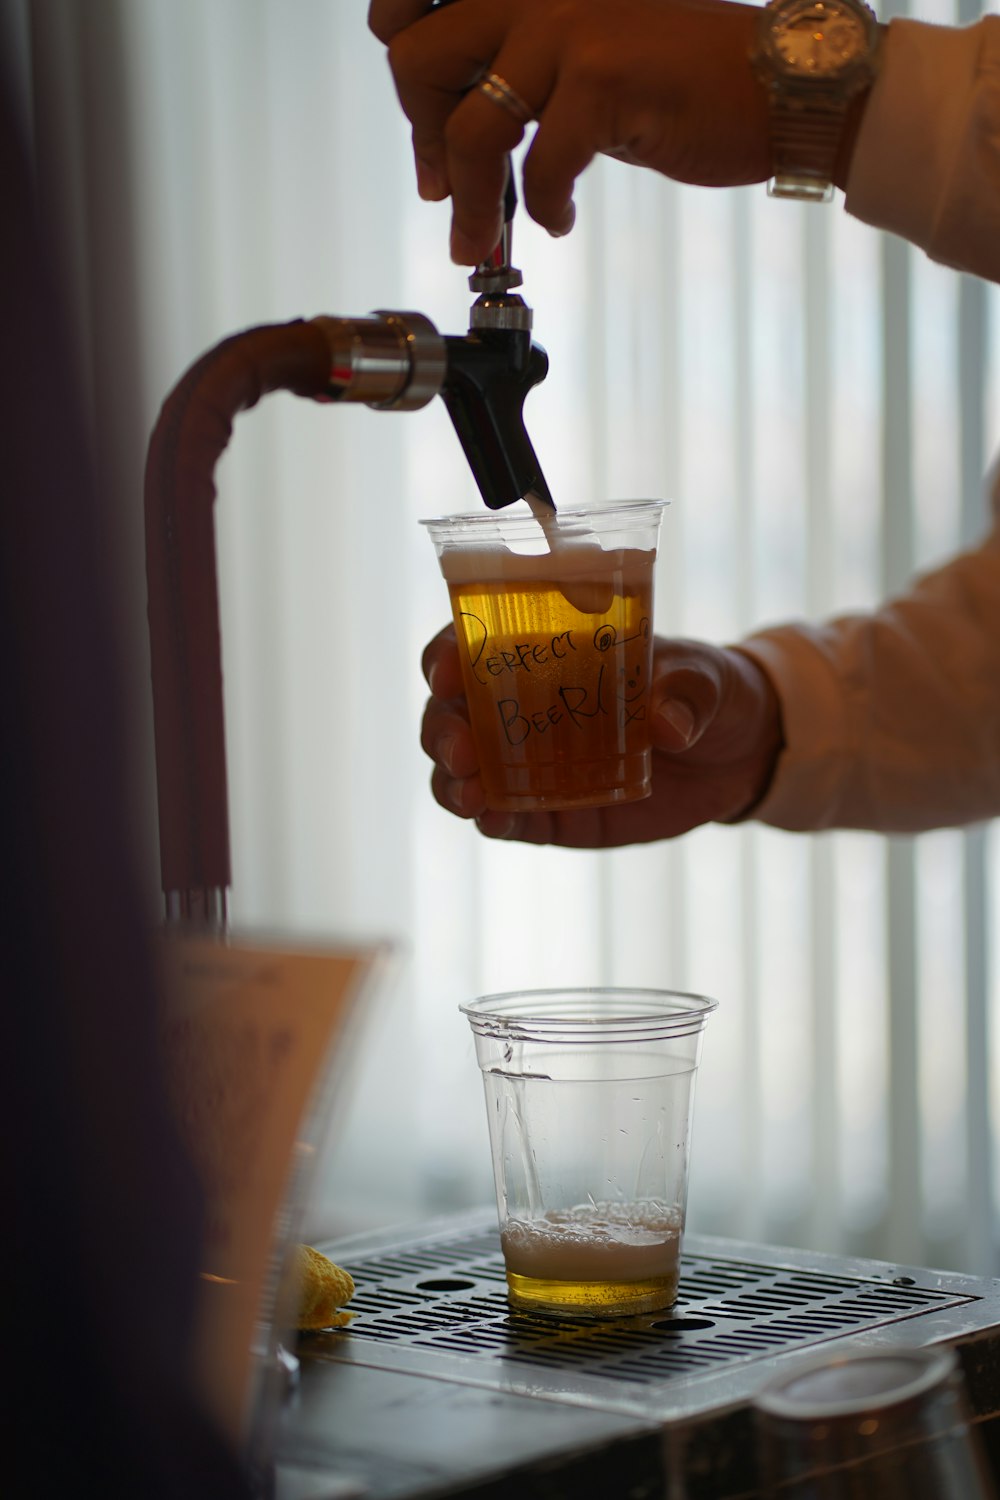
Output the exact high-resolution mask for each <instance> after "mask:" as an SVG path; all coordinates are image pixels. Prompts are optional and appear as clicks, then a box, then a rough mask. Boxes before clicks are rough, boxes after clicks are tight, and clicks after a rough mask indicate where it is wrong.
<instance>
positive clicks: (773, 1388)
mask: <svg viewBox="0 0 1000 1500" xmlns="http://www.w3.org/2000/svg"><path fill="white" fill-rule="evenodd" d="M880 1360H882V1361H884V1360H895V1361H896V1362H897V1363H899V1364H907V1363H908V1364H910V1365H911V1366H912V1374H910V1375H909V1377H908V1378H904V1379H903V1380H900V1381H897V1382H895V1383H894V1384H891V1385H886V1387H885V1388H884V1390H882V1391H873V1390H868V1391H864V1392H859V1393H858V1394H856V1395H846V1394H845V1395H839V1396H837V1395H832V1394H826V1395H814V1396H813V1397H812V1399H811V1400H810V1399H809V1398H807V1397H804V1396H800V1398H799V1399H796V1398H795V1396H794V1395H793V1394H792V1388H793V1387H795V1386H797V1385H798V1384H799V1383H800V1382H801V1381H804V1380H807V1379H808V1378H809V1377H810V1376H812V1375H820V1374H825V1373H827V1372H833V1371H836V1370H848V1369H858V1368H859V1367H861V1366H863V1365H865V1364H873V1363H878V1362H879V1361H880ZM956 1369H957V1365H956V1362H955V1358H954V1355H953V1353H952V1351H951V1350H949V1349H945V1348H942V1347H941V1346H938V1345H929V1346H924V1345H897V1346H893V1345H891V1344H887V1345H879V1346H878V1347H872V1348H869V1347H866V1348H853V1349H849V1350H844V1351H842V1352H841V1353H839V1354H836V1355H834V1354H831V1353H830V1352H827V1353H825V1354H824V1353H822V1352H821V1353H818V1354H813V1355H806V1356H804V1357H803V1358H802V1359H800V1360H797V1361H796V1362H795V1363H794V1364H793V1365H790V1366H789V1368H788V1370H786V1371H785V1372H784V1373H783V1374H782V1375H781V1376H779V1377H778V1378H777V1379H775V1380H773V1381H771V1382H769V1383H768V1384H767V1385H765V1386H764V1387H762V1389H761V1390H760V1391H759V1392H758V1394H757V1396H756V1398H755V1401H754V1406H755V1407H756V1408H757V1410H758V1411H759V1412H761V1413H762V1414H764V1415H766V1416H769V1417H774V1418H778V1419H783V1420H785V1421H790V1422H798V1423H802V1424H808V1423H810V1422H817V1421H835V1420H836V1419H837V1418H838V1417H847V1418H852V1417H857V1416H858V1415H863V1414H865V1413H869V1412H872V1411H880V1412H882V1411H884V1412H889V1411H891V1410H892V1409H893V1408H895V1407H899V1406H903V1405H905V1404H906V1403H907V1402H909V1401H912V1400H914V1399H915V1398H917V1397H920V1396H923V1395H926V1393H927V1392H928V1391H930V1390H933V1389H934V1388H935V1387H936V1386H938V1385H940V1384H941V1382H942V1381H944V1380H947V1379H948V1378H949V1377H950V1376H952V1375H954V1373H955V1371H956Z"/></svg>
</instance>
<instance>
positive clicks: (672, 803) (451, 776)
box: [421, 625, 782, 849]
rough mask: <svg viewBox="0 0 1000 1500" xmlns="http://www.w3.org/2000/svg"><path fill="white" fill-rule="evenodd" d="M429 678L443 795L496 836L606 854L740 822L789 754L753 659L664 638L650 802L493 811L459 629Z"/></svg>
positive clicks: (429, 717)
mask: <svg viewBox="0 0 1000 1500" xmlns="http://www.w3.org/2000/svg"><path fill="white" fill-rule="evenodd" d="M423 669H424V676H425V677H426V679H427V682H428V684H429V686H430V690H431V697H430V698H429V699H428V702H427V706H426V708H425V710H424V720H423V729H422V733H421V744H422V745H423V747H424V749H425V751H426V752H427V754H428V755H429V756H430V757H431V759H432V760H433V761H434V763H435V764H434V771H433V773H432V776H431V787H432V789H433V792H434V795H435V797H436V798H437V800H438V802H440V804H441V806H442V807H445V808H447V809H448V811H449V812H453V813H456V814H457V815H458V816H459V817H460V818H475V820H476V822H477V824H478V826H479V829H480V831H481V832H482V833H484V834H486V835H488V836H489V837H491V838H506V839H520V840H522V841H523V842H525V843H530V844H562V845H565V846H566V847H568V848H576V849H605V848H612V847H614V846H616V845H619V844H638V843H646V842H648V841H650V840H652V839H661V838H673V837H674V836H676V835H677V834H680V833H686V832H687V831H688V830H689V829H691V828H695V827H697V826H698V825H699V824H701V823H709V822H731V821H733V820H734V819H737V818H739V817H740V816H742V815H743V814H744V813H746V812H747V811H748V810H749V809H750V808H752V807H753V806H754V804H755V803H757V802H758V801H759V800H760V798H761V797H762V796H763V795H764V793H765V792H766V790H767V787H768V784H769V782H770V780H771V776H772V774H773V771H774V766H775V762H776V760H777V758H778V754H779V752H780V750H781V748H782V730H781V709H780V705H779V703H778V699H777V696H776V694H775V691H774V688H773V686H772V685H771V682H770V679H769V678H768V677H767V676H766V674H765V673H764V672H763V671H762V670H761V668H760V667H758V666H757V664H756V662H754V661H753V660H752V659H751V658H750V657H749V656H746V655H744V653H743V652H742V651H739V650H734V649H730V648H720V647H717V646H708V645H704V644H703V643H702V642H700V641H683V640H664V639H662V638H661V637H659V636H657V637H656V639H655V640H654V643H653V677H652V686H651V691H650V724H651V729H652V737H653V791H652V795H651V796H649V797H647V798H644V799H643V800H642V801H641V802H626V803H622V804H620V805H618V806H612V807H598V808H584V809H581V810H580V811H579V812H523V813H510V812H495V811H492V810H489V809H487V807H486V795H485V792H484V790H483V784H482V782H481V780H480V778H479V762H478V758H477V756H476V748H475V744H474V743H473V739H472V731H471V729H470V728H469V715H468V709H467V706H466V701H465V694H464V691H463V687H462V668H461V662H460V660H459V654H458V646H457V645H456V641H455V631H454V627H453V626H451V625H449V626H448V627H447V628H446V629H445V630H442V631H441V633H440V634H439V635H437V636H435V637H434V639H433V640H432V641H431V642H430V644H429V645H428V646H427V648H426V650H425V651H424V657H423Z"/></svg>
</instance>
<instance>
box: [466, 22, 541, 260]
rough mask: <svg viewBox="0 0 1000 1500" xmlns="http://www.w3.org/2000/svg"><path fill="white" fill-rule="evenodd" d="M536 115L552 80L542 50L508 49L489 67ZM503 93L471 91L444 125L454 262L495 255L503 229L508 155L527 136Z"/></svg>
mask: <svg viewBox="0 0 1000 1500" xmlns="http://www.w3.org/2000/svg"><path fill="white" fill-rule="evenodd" d="M489 69H490V75H491V76H493V77H498V78H500V79H502V80H503V81H504V82H505V83H506V84H507V85H508V87H509V88H510V89H511V90H513V92H514V94H515V95H516V96H517V98H518V99H520V100H521V101H522V103H523V104H524V106H525V107H526V109H527V110H528V111H530V113H531V114H532V115H533V116H538V115H540V114H541V112H542V110H543V109H544V107H545V101H546V99H547V98H548V95H549V92H550V90H551V87H552V83H553V80H554V66H553V64H552V62H551V60H550V57H549V54H548V53H547V52H545V51H544V50H541V51H532V50H530V49H527V50H525V49H524V46H523V39H522V40H521V44H520V46H519V47H518V49H517V50H516V52H515V49H514V47H513V46H504V47H502V48H501V49H500V51H499V52H498V53H497V54H496V56H495V57H493V59H492V60H491V62H490V64H489ZM503 98H504V93H503V91H502V90H497V89H495V88H493V89H487V90H485V91H484V88H483V87H482V83H481V82H480V85H479V86H477V87H475V88H473V89H471V90H470V91H469V93H468V94H467V95H466V97H465V98H464V99H463V100H462V103H461V104H459V105H458V106H457V107H456V108H455V109H454V110H453V111H452V113H451V115H450V116H449V118H448V121H447V123H446V125H445V131H444V138H445V161H446V169H447V175H448V184H449V187H450V189H451V196H452V205H453V207H452V236H451V254H452V259H453V260H455V261H457V262H458V263H459V264H461V265H478V264H479V263H480V262H481V261H483V260H485V259H486V258H487V256H488V255H490V254H491V252H492V250H493V248H494V246H495V245H496V244H497V242H498V240H499V238H500V232H501V228H502V225H503V197H504V189H505V187H506V183H507V170H508V157H509V156H510V153H511V152H512V151H513V150H514V149H515V148H516V147H517V146H519V145H520V143H521V141H522V140H523V138H524V131H525V122H524V120H523V119H522V118H520V117H519V115H518V114H515V113H512V112H511V110H510V109H509V108H508V107H506V106H505V105H504V103H503V102H502V100H503Z"/></svg>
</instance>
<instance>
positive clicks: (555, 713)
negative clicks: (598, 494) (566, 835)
mask: <svg viewBox="0 0 1000 1500" xmlns="http://www.w3.org/2000/svg"><path fill="white" fill-rule="evenodd" d="M666 503H667V502H666V501H664V500H630V501H622V502H619V503H616V504H613V505H606V506H603V507H601V508H600V509H589V510H567V511H560V512H559V513H558V516H556V515H555V514H554V513H553V512H551V511H548V510H546V511H541V510H539V509H538V508H537V507H536V513H534V514H533V513H532V512H531V511H530V510H529V509H528V508H527V507H526V506H522V505H515V506H511V507H509V508H508V509H506V510H502V511H479V512H477V513H476V514H475V515H464V516H450V517H445V518H443V519H440V520H433V521H425V522H423V524H424V525H425V526H426V527H427V529H428V531H429V533H430V536H431V538H432V540H433V542H434V545H435V548H436V550H437V556H438V562H439V564H440V566H441V571H442V573H443V575H444V577H445V580H446V582H447V584H448V590H449V593H450V595H451V607H452V614H453V616H454V620H455V631H456V635H457V638H458V645H459V652H460V656H461V661H462V674H463V679H464V683H465V694H466V698H467V701H468V705H469V719H470V723H471V726H472V733H473V736H474V739H475V742H476V747H477V750H478V753H479V761H480V772H481V775H482V780H483V786H484V789H485V792H486V799H487V803H488V805H489V806H490V807H491V808H495V809H498V810H507V811H523V810H526V809H530V808H548V809H556V808H572V807H598V806H604V805H608V804H611V803H615V802H633V801H636V800H637V799H639V798H641V797H648V796H649V793H650V791H651V786H652V783H651V775H652V748H651V744H650V726H649V688H650V674H651V670H652V652H653V623H652V622H653V575H654V565H655V561H656V545H657V538H658V535H659V527H660V518H661V516H662V513H663V509H664V506H665V505H666Z"/></svg>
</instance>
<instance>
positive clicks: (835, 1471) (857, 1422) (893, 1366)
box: [754, 1347, 996, 1500]
mask: <svg viewBox="0 0 1000 1500" xmlns="http://www.w3.org/2000/svg"><path fill="white" fill-rule="evenodd" d="M754 1404H755V1417H756V1424H757V1436H758V1451H759V1455H760V1467H761V1480H762V1487H761V1494H762V1495H763V1496H766V1497H768V1500H996V1491H995V1489H994V1486H993V1482H992V1478H991V1476H990V1473H989V1469H988V1467H987V1464H986V1461H985V1458H984V1455H983V1453H982V1451H981V1449H980V1446H979V1443H978V1439H977V1437H976V1435H975V1432H974V1431H973V1429H972V1427H971V1424H970V1420H969V1410H968V1404H967V1399H966V1394H965V1387H964V1383H963V1381H962V1375H961V1371H960V1369H959V1365H958V1359H957V1357H956V1355H955V1353H954V1351H953V1350H952V1349H948V1348H945V1347H937V1348H933V1347H932V1348H905V1347H904V1348H891V1347H890V1348H854V1349H850V1350H845V1351H842V1352H840V1353H839V1354H835V1353H832V1352H829V1351H826V1352H821V1353H820V1354H818V1355H812V1356H808V1357H805V1358H804V1359H801V1360H799V1361H797V1362H796V1363H795V1364H793V1365H792V1366H790V1367H789V1368H788V1369H787V1370H786V1371H785V1372H784V1373H783V1374H782V1375H780V1376H779V1377H777V1378H776V1379H775V1380H773V1381H771V1382H770V1384H768V1385H767V1386H766V1387H765V1388H764V1390H763V1391H762V1392H761V1393H760V1395H759V1396H758V1397H757V1400H756V1402H755V1403H754Z"/></svg>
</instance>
